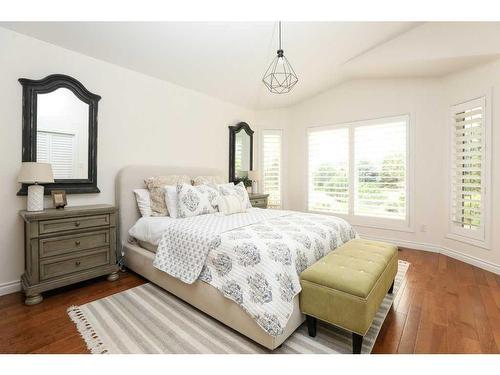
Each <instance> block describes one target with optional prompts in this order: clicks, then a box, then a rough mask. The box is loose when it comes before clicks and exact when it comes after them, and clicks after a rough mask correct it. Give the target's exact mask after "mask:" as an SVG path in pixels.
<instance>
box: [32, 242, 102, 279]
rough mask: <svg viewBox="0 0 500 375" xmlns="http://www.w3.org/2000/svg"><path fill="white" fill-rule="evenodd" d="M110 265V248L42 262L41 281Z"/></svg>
mask: <svg viewBox="0 0 500 375" xmlns="http://www.w3.org/2000/svg"><path fill="white" fill-rule="evenodd" d="M106 264H109V248H108V249H99V250H94V251H86V252H85V253H84V254H81V255H76V254H75V256H65V257H59V258H48V259H42V260H40V280H47V279H50V278H53V277H58V276H64V275H69V274H72V273H76V272H80V271H84V270H88V269H90V268H94V267H99V266H104V265H106Z"/></svg>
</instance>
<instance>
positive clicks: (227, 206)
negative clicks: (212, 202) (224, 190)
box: [218, 194, 247, 215]
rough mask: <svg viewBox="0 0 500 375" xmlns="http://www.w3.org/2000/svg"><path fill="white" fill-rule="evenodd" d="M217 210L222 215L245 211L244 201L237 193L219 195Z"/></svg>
mask: <svg viewBox="0 0 500 375" xmlns="http://www.w3.org/2000/svg"><path fill="white" fill-rule="evenodd" d="M218 207H219V212H221V213H222V214H224V215H232V214H237V213H240V212H246V211H247V207H246V205H245V201H244V200H243V199H242V198H241V196H240V195H237V194H229V195H219V200H218Z"/></svg>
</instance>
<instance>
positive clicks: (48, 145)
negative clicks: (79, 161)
mask: <svg viewBox="0 0 500 375" xmlns="http://www.w3.org/2000/svg"><path fill="white" fill-rule="evenodd" d="M36 151H37V161H39V162H44V163H50V164H52V172H53V173H54V179H71V178H73V176H74V174H73V168H74V162H75V136H74V135H73V134H65V133H52V132H45V131H38V132H37V150H36Z"/></svg>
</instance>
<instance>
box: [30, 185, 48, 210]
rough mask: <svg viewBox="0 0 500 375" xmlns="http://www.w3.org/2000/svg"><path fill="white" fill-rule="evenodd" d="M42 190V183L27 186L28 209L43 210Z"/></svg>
mask: <svg viewBox="0 0 500 375" xmlns="http://www.w3.org/2000/svg"><path fill="white" fill-rule="evenodd" d="M43 191H44V187H43V186H42V185H30V186H28V207H27V210H28V211H43Z"/></svg>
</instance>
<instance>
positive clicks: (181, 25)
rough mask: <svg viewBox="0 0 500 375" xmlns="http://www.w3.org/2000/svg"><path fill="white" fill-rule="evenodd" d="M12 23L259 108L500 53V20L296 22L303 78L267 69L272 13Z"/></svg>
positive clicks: (297, 64) (287, 33)
mask: <svg viewBox="0 0 500 375" xmlns="http://www.w3.org/2000/svg"><path fill="white" fill-rule="evenodd" d="M0 27H5V28H8V29H11V30H14V31H17V32H19V33H23V34H26V35H29V36H32V37H34V38H37V39H40V40H44V41H46V42H49V43H52V44H55V45H59V46H61V47H64V48H66V49H69V50H73V51H77V52H80V53H82V54H85V55H88V56H92V57H94V58H97V59H100V60H104V61H107V62H110V63H113V64H116V65H120V66H123V67H125V68H128V69H132V70H135V71H138V72H141V73H145V74H147V75H150V76H153V77H156V78H159V79H162V80H165V81H169V82H173V83H175V84H178V85H180V86H183V87H186V88H190V89H193V90H196V91H200V92H203V93H206V94H208V95H211V96H214V97H218V98H220V99H223V100H226V101H228V102H232V103H235V104H238V105H241V106H244V107H247V108H251V109H268V108H277V107H286V106H289V105H293V104H295V103H298V102H300V101H303V100H305V99H307V98H309V97H311V96H314V95H315V94H318V93H320V92H323V91H325V90H328V89H329V88H331V87H333V86H335V85H337V84H339V83H342V82H345V81H346V80H349V79H356V78H387V77H436V76H442V75H445V74H449V73H452V72H454V71H457V70H460V69H464V68H467V67H470V66H473V65H477V64H481V63H484V62H486V61H490V60H493V59H497V58H499V57H500V43H498V40H500V23H497V22H495V23H470V22H469V23H412V22H290V23H284V25H283V28H284V30H283V48H284V50H285V55H286V56H287V58H288V59H289V61H290V62H291V64H292V65H293V68H294V70H295V71H296V73H297V75H298V77H299V82H298V84H297V85H296V86H295V88H294V89H293V90H292V92H291V93H289V94H283V95H276V94H271V93H269V92H268V91H267V89H266V88H265V86H264V85H263V84H262V82H261V79H262V75H263V73H264V72H265V70H266V68H267V66H268V64H269V63H270V62H271V60H272V59H273V58H274V56H275V54H276V49H277V26H276V24H275V23H270V22H238V23H237V22H17V23H13V22H10V23H0Z"/></svg>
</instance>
